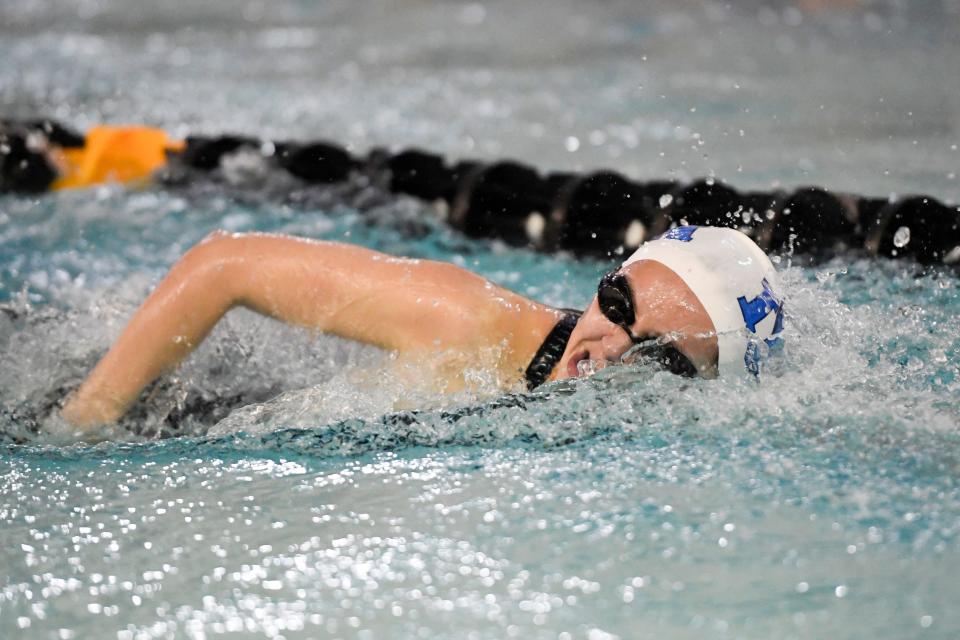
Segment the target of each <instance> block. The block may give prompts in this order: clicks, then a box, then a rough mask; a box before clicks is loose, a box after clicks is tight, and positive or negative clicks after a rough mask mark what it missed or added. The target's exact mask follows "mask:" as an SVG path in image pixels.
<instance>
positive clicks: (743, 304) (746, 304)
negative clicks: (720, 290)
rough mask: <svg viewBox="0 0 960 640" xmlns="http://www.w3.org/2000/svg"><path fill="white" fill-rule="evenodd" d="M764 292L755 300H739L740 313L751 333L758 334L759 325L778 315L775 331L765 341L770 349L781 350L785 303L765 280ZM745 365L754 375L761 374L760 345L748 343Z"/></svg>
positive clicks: (744, 358) (774, 322)
mask: <svg viewBox="0 0 960 640" xmlns="http://www.w3.org/2000/svg"><path fill="white" fill-rule="evenodd" d="M761 284H762V285H763V290H762V291H761V292H760V295H758V296H757V297H756V298H754V299H753V300H747V298H746V296H740V297H739V298H737V302H738V303H739V304H740V313H741V314H742V315H743V322H744V324H745V325H746V327H747V330H748V331H750V333H756V332H757V325H758V324H760V323H761V322H762V321H763V320H764V319H765V318H766V317H767V316H768V315H770V313H771V312H773V313H775V314H776V318H775V319H774V321H773V331H771V332H770V337H769V338H764V339H763V341H764V342H765V343H766V345H767V347H769V348H770V349H779V348H780V347H782V346H783V338H781V337H780V336H779V334H780V332H781V331H783V302H782V301H781V300H779V299H777V297H776V296H775V295H774V294H773V289H771V288H770V283H769V282H767V279H766V278H764V279H763V281H762V282H761ZM743 363H744V364H745V365H746V366H747V370H748V371H749V372H750V373H752V374H753V375H759V373H760V345H759V344H757V343H756V342H754V341H751V342H748V343H747V351H746V353H745V354H744V356H743Z"/></svg>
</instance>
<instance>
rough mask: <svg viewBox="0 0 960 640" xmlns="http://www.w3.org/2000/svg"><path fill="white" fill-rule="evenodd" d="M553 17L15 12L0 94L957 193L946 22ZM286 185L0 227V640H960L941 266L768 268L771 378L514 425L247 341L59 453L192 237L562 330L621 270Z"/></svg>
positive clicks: (166, 382) (37, 8)
mask: <svg viewBox="0 0 960 640" xmlns="http://www.w3.org/2000/svg"><path fill="white" fill-rule="evenodd" d="M353 4H355V3H353ZM560 4H561V5H562V7H561V8H559V9H558V8H557V7H558V4H557V3H556V2H553V3H551V5H550V6H549V7H546V5H541V4H538V3H536V2H534V3H532V4H530V5H529V6H528V5H524V7H525V8H523V9H520V8H517V7H513V6H512V5H511V7H510V9H511V10H510V11H504V10H502V9H503V7H501V6H500V5H497V4H496V3H493V2H488V3H484V4H483V5H480V4H470V5H465V6H462V7H460V6H456V7H455V6H445V5H444V6H441V5H433V4H430V3H427V4H423V5H416V6H413V5H409V4H404V5H403V7H404V8H403V10H402V11H400V10H396V9H387V8H386V6H385V5H377V6H376V7H375V8H371V9H350V10H349V11H348V10H347V8H346V7H347V5H341V4H338V3H336V2H330V3H322V4H318V5H316V8H312V7H313V5H308V4H304V3H286V2H279V3H271V4H270V7H271V10H270V11H269V12H268V11H265V10H264V7H266V5H263V6H261V5H260V4H259V3H247V4H246V5H244V6H243V8H242V11H240V10H237V8H236V7H235V6H232V5H231V6H230V7H229V8H226V9H225V8H223V7H219V6H217V5H216V4H215V3H179V2H177V1H176V0H174V1H173V2H172V3H169V2H165V3H153V4H150V5H149V6H147V5H142V4H139V3H132V2H122V3H121V2H111V1H106V2H98V3H81V5H82V6H81V5H76V6H73V5H72V4H69V3H63V2H59V1H58V0H57V1H53V2H26V3H17V4H16V6H15V7H14V6H13V5H11V7H12V8H10V9H5V8H0V13H2V14H3V17H4V19H3V20H0V30H2V32H3V34H4V37H3V38H0V51H2V52H3V53H4V56H5V59H7V60H9V61H10V64H7V65H4V66H3V67H2V68H0V101H2V102H3V104H4V105H6V107H7V109H6V110H7V112H10V113H14V112H16V113H18V114H22V115H34V114H36V113H38V112H43V113H48V114H52V115H57V116H59V117H63V118H66V119H70V120H73V121H75V122H76V123H77V124H78V125H80V126H85V125H88V124H91V123H94V122H97V121H100V120H103V119H108V120H112V121H126V122H150V123H154V124H162V125H164V126H166V127H167V128H168V129H169V130H170V131H171V132H173V133H177V134H180V133H183V132H185V131H197V130H203V131H207V132H220V131H223V130H236V131H242V132H249V133H252V134H264V135H277V136H280V137H313V136H323V135H330V137H332V138H334V139H337V140H340V141H342V142H344V143H347V144H350V145H352V146H353V147H354V148H359V149H362V148H365V147H367V146H370V145H372V144H399V143H409V144H416V145H423V146H427V147H429V148H436V149H438V150H439V151H442V152H446V153H449V154H450V155H452V156H457V157H462V156H465V155H480V156H486V157H490V156H495V155H496V156H499V155H501V154H507V155H516V156H517V157H520V158H523V159H525V160H528V161H531V162H535V163H537V164H538V166H541V167H543V168H544V169H548V168H570V169H579V168H584V167H593V166H604V165H608V166H614V167H616V168H617V169H618V170H622V171H624V172H625V173H627V174H630V175H634V176H645V177H650V176H663V177H674V178H677V179H685V178H687V177H689V176H691V175H714V174H716V175H718V176H720V177H724V178H725V179H729V180H731V181H732V182H735V183H736V184H737V185H738V186H741V187H743V188H750V187H751V186H757V187H758V188H759V187H763V188H769V186H770V182H771V181H774V180H776V181H784V182H785V183H786V182H789V183H791V184H794V183H800V182H803V183H815V184H824V185H825V186H828V187H833V188H840V189H849V190H851V191H860V192H865V193H872V194H883V193H885V192H887V191H889V190H897V191H901V192H906V191H915V192H931V193H934V194H936V195H939V196H941V197H945V198H947V199H949V198H950V197H953V198H955V197H956V196H957V194H958V193H960V191H958V187H957V184H958V183H957V182H956V181H955V176H954V174H953V173H950V172H948V170H947V169H945V167H952V166H955V164H956V158H957V156H956V153H957V151H956V149H957V147H956V144H954V142H955V141H951V140H949V139H947V138H949V134H948V133H945V132H949V131H953V130H954V129H955V127H953V125H952V124H951V122H952V120H950V118H952V117H953V116H952V115H951V114H953V113H955V111H956V110H955V109H952V108H949V105H951V104H954V105H955V104H956V102H955V98H956V97H955V96H954V95H953V94H952V93H951V92H950V91H949V90H948V89H947V88H945V87H947V85H943V83H942V81H941V80H939V79H940V78H944V77H951V76H950V73H949V71H950V70H951V69H954V68H955V67H956V61H957V52H958V49H957V40H956V38H955V37H954V35H955V30H954V29H952V26H951V25H952V24H953V23H952V22H951V20H954V19H955V17H951V16H954V15H955V14H951V13H949V10H948V9H943V11H942V12H941V14H942V15H941V14H938V13H937V11H938V9H936V7H935V6H934V5H935V4H936V3H916V4H917V6H920V5H921V4H922V5H923V7H924V9H923V11H924V12H931V13H932V14H934V15H937V16H938V18H937V19H936V20H934V21H933V23H930V24H928V23H921V24H919V25H916V28H913V27H911V23H910V19H911V16H912V15H913V13H912V12H914V11H920V10H919V9H916V10H915V9H912V8H911V7H913V4H910V3H907V4H904V3H891V4H890V5H889V6H888V5H887V3H882V2H881V3H871V4H870V9H869V12H868V13H867V14H865V15H866V17H865V18H863V19H860V17H861V16H860V14H856V13H853V12H846V11H838V12H835V13H829V12H826V13H821V14H812V13H800V12H799V11H797V9H795V8H793V7H792V6H791V7H785V8H770V7H766V6H764V7H762V8H760V9H756V10H755V8H750V9H730V8H727V7H726V5H722V4H715V3H709V4H707V5H704V8H703V9H702V11H701V10H700V9H697V10H690V11H691V12H692V13H678V9H677V8H676V6H675V3H644V5H643V7H642V8H636V7H633V4H632V3H625V4H623V5H621V4H618V3H604V4H603V5H602V7H600V5H597V7H592V6H591V5H585V4H583V3H560ZM908 4H909V6H908ZM746 5H750V6H751V7H752V5H751V3H746ZM746 5H745V6H746ZM170 6H177V7H178V9H179V10H180V11H179V12H178V15H180V14H182V17H176V16H174V15H172V14H171V15H166V14H165V13H164V11H165V10H166V9H169V7H170ZM937 6H939V5H937ZM165 8H166V9H165ZM388 10H389V11H390V13H389V14H388V15H390V16H391V18H392V19H389V20H384V19H383V13H382V12H383V11H388ZM351 11H358V12H359V13H351ZM696 11H701V13H702V15H701V14H700V13H696ZM341 14H342V15H341ZM824 16H826V17H824ZM367 23H369V24H367ZM382 25H389V28H386V27H385V26H382ZM423 25H426V26H423ZM371 29H372V30H374V31H375V36H376V37H372V36H371V35H370V30H371ZM545 32H556V33H559V34H563V35H565V36H567V37H558V38H546V39H538V38H536V37H533V38H531V37H529V34H531V33H545ZM145 34H146V35H145ZM518 36H519V37H518ZM489 38H493V39H494V40H493V41H494V42H496V43H498V46H495V47H491V46H490V44H489V43H490V40H489ZM238 43H239V44H238ZM372 43H375V44H372ZM904 51H908V52H909V53H910V55H904V54H903V52H904ZM265 53H266V54H267V55H265ZM648 54H649V55H648ZM877 59H883V60H884V65H875V64H868V63H871V62H873V61H875V60H877ZM814 67H816V69H817V73H816V74H815V75H814V76H811V74H810V72H809V71H810V69H811V68H814ZM880 69H883V70H884V71H880ZM891 69H892V73H894V74H896V81H891V77H890V76H889V75H886V73H887V71H889V70H891ZM919 69H922V70H923V72H922V73H919V72H917V70H919ZM145 70H149V71H150V72H151V74H152V75H151V76H150V77H151V81H150V82H144V81H143V79H144V77H145V76H144V73H145ZM872 70H876V71H872ZM853 73H856V74H857V78H858V82H857V83H850V82H849V78H850V77H851V75H852V74H853ZM211 78H214V80H211ZM880 97H882V98H883V101H882V102H881V101H880V100H879V98H880ZM65 105H66V106H65ZM945 105H946V106H945ZM905 114H909V115H905ZM804 122H816V123H817V126H816V127H811V126H809V125H803V124H798V123H804ZM641 150H642V153H641V152H640V151H641ZM785 150H789V154H788V155H789V161H788V160H785V159H784V158H785ZM708 151H709V153H708ZM885 166H889V167H892V169H891V170H889V171H887V170H883V169H882V168H878V167H885ZM229 172H230V174H231V175H234V174H236V175H238V176H239V175H240V174H243V175H246V174H247V173H249V172H250V167H248V166H245V165H243V164H242V163H241V164H238V165H236V166H232V167H230V168H229ZM841 178H842V180H841ZM834 180H840V181H839V182H832V181H834ZM289 187H290V185H289V184H282V185H281V184H270V183H261V184H258V185H257V187H256V189H247V190H243V189H240V190H238V191H236V192H233V191H232V192H229V193H227V192H224V191H222V190H218V189H207V188H205V187H203V186H199V187H196V188H194V189H189V190H181V191H163V190H152V191H148V192H138V191H127V190H123V189H118V188H115V187H109V186H108V187H103V188H100V189H95V190H90V191H85V192H77V193H61V194H57V195H54V196H49V197H43V198H39V199H34V198H14V197H4V198H2V199H0V301H2V303H3V307H0V345H2V348H3V354H4V358H3V360H2V361H0V495H2V496H3V500H2V501H0V528H2V531H3V534H4V544H3V545H0V568H2V569H3V570H2V571H0V637H2V638H8V637H38V638H39V637H59V638H71V637H74V638H84V637H116V638H118V639H122V640H125V639H128V638H130V639H132V638H154V637H191V638H201V637H209V636H213V635H219V634H232V635H237V634H244V633H245V634H248V635H250V636H257V637H260V636H266V637H275V638H278V637H284V638H312V637H358V638H364V637H372V638H385V637H423V638H443V637H451V636H455V637H471V635H472V636H473V637H478V638H505V637H524V638H551V639H553V638H558V637H563V638H566V637H571V638H581V637H586V638H608V637H621V638H633V637H637V636H638V635H639V634H646V635H648V636H650V637H669V638H703V637H721V638H723V637H731V638H733V637H751V638H752V637H756V638H770V637H797V638H806V637H834V638H863V637H873V638H890V639H900V638H913V637H931V638H950V637H956V635H957V634H958V633H960V612H958V609H957V606H956V603H957V601H958V597H960V594H958V589H957V586H956V576H957V575H958V573H960V554H958V537H960V486H958V482H957V478H958V477H960V442H958V435H957V425H958V423H960V415H958V414H960V410H958V403H957V402H956V398H957V397H960V394H958V392H960V388H958V387H960V320H958V318H960V293H958V291H960V279H958V277H957V275H956V272H955V271H943V272H941V271H937V270H929V271H921V270H919V269H918V268H916V267H915V266H911V265H909V264H907V263H895V262H887V261H864V260H860V259H858V258H857V257H855V256H847V257H841V258H838V259H836V260H834V261H832V262H829V263H826V264H820V265H817V266H810V265H806V264H804V263H802V262H799V261H794V262H791V261H790V259H788V258H787V257H784V258H783V259H781V260H780V262H779V263H778V267H779V268H780V270H781V273H782V282H783V286H784V293H785V297H786V310H787V322H786V331H787V334H786V339H787V340H786V346H785V350H784V352H783V354H782V355H781V357H780V359H779V360H777V361H774V362H772V364H771V366H769V367H767V368H765V369H764V371H763V373H762V375H761V377H760V379H759V380H754V379H749V378H746V377H745V378H744V379H736V380H733V379H731V380H727V379H720V380H700V379H685V378H679V377H676V376H673V375H671V374H669V373H666V372H664V371H661V370H658V369H657V368H656V367H650V366H646V365H644V364H642V363H640V364H636V365H629V366H618V367H605V368H602V369H601V370H598V371H596V372H595V374H594V375H593V376H591V377H589V378H588V379H585V380H578V381H575V382H563V383H556V384H552V385H546V386H544V387H542V388H540V389H538V390H536V391H535V392H532V393H526V392H522V391H516V392H514V393H508V394H502V393H499V392H495V391H494V389H495V388H496V386H497V384H496V382H497V381H495V380H488V379H485V378H484V377H483V376H482V375H480V374H479V373H477V372H469V371H468V376H469V377H470V380H471V385H470V390H469V391H468V392H464V393H463V394H460V395H450V396H448V395H441V394H436V393H434V392H432V391H430V390H429V389H428V388H423V387H414V389H413V390H412V391H411V390H410V387H409V385H407V384H405V381H404V380H403V378H413V377H416V376H417V375H418V374H419V373H420V372H419V371H417V370H416V369H412V370H411V369H409V368H406V369H405V368H404V367H403V366H402V364H401V363H397V362H395V361H393V360H391V357H390V355H389V354H386V353H383V352H381V351H378V350H376V349H372V348H369V347H364V346H360V345H355V344H352V343H349V342H345V341H341V340H337V339H332V338H329V337H324V336H312V335H310V334H309V333H307V332H304V331H301V330H298V329H294V328H290V327H286V326H282V325H280V324H278V323H275V322H273V321H270V320H266V319H263V318H260V317H258V316H256V315H254V314H252V313H249V312H245V311H235V312H231V314H230V315H229V316H228V317H227V318H226V319H225V321H224V322H222V323H221V324H220V325H219V326H218V327H217V328H216V330H215V331H214V332H213V334H212V335H211V336H210V337H209V339H208V340H207V341H206V342H205V343H204V344H203V345H202V346H201V348H200V349H199V350H198V351H197V352H196V353H195V354H194V356H192V357H191V358H190V359H189V360H188V361H187V362H185V363H184V365H183V366H182V367H181V368H179V369H178V370H177V371H176V372H175V374H173V375H171V376H168V377H166V378H164V379H163V380H161V381H159V382H158V383H157V384H156V385H155V386H154V387H153V388H152V389H151V390H150V391H149V392H148V393H147V394H146V396H145V397H144V399H143V400H142V401H141V403H140V404H139V405H138V407H137V408H136V410H135V411H134V412H132V413H131V415H129V416H128V417H126V418H125V420H124V422H123V424H122V425H121V429H120V430H118V431H117V432H116V433H115V434H114V435H115V436H116V438H117V439H116V440H115V441H112V442H108V443H101V444H98V445H94V446H90V445H72V446H64V445H62V444H61V443H59V442H58V441H57V440H55V439H54V438H53V436H51V435H50V434H49V432H50V431H51V430H55V427H56V418H55V417H52V416H53V415H54V414H55V409H56V406H57V404H58V403H59V402H60V401H61V400H62V398H63V395H64V394H65V393H67V392H69V390H70V389H72V388H73V387H74V386H75V385H77V384H78V383H79V381H80V380H81V379H82V377H83V376H84V375H85V373H86V372H88V371H89V369H90V368H91V367H92V366H93V364H94V362H95V361H96V359H97V358H98V357H99V356H100V355H102V354H103V353H104V351H105V350H106V348H107V347H108V345H109V344H110V343H111V341H112V340H113V339H114V338H115V337H116V336H117V335H118V333H119V332H120V330H121V329H122V326H123V324H124V322H125V321H126V320H127V318H128V317H129V316H130V314H131V313H132V312H133V310H134V308H135V306H136V305H137V304H139V303H140V301H141V300H142V299H143V297H144V296H145V295H146V293H147V292H148V290H149V288H150V287H151V286H152V285H153V284H154V283H156V282H157V280H158V279H159V278H160V277H161V276H162V274H163V273H164V272H165V270H166V269H167V268H168V267H169V266H170V265H171V264H172V263H173V262H174V261H175V260H176V258H177V257H178V256H179V255H181V254H182V253H183V252H184V251H185V250H186V249H187V248H189V247H190V246H191V245H192V244H194V243H196V242H197V241H199V240H200V239H201V238H202V237H203V236H204V235H205V234H207V233H209V232H210V231H212V230H213V229H215V228H224V229H227V230H230V231H254V230H256V231H269V232H280V233H292V234H297V235H304V236H308V237H316V238H327V239H336V240H348V241H352V242H357V243H360V244H363V245H366V246H370V247H373V248H376V249H380V250H383V251H387V252H391V253H397V254H403V255H410V256H418V257H424V258H438V259H443V260H449V261H452V262H454V263H457V264H460V265H462V266H465V267H468V268H470V269H473V270H476V271H478V272H480V273H481V274H483V275H484V276H486V277H489V278H491V279H492V280H494V281H496V282H498V283H500V284H503V285H505V286H507V287H510V288H513V289H515V290H518V291H519V292H521V293H523V294H526V295H528V296H530V297H533V298H536V299H540V300H543V301H545V302H547V303H549V304H554V305H558V306H572V307H580V308H582V307H584V306H585V305H586V303H587V302H588V301H589V299H590V297H591V296H592V294H593V292H595V290H596V284H597V281H598V279H599V277H600V275H601V274H602V273H604V272H605V270H606V269H607V268H608V267H609V265H607V264H603V263H600V262H575V261H573V260H571V259H569V258H568V257H564V256H539V255H535V254H532V253H530V252H526V251H521V250H514V249H509V248H506V247H504V246H502V245H499V244H496V243H492V244H486V243H484V244H481V243H474V242H472V241H469V240H466V239H464V238H463V237H461V236H458V235H456V234H454V233H451V232H450V231H448V230H447V229H445V228H443V227H442V226H439V225H437V224H434V223H433V222H432V221H431V220H432V217H431V216H430V215H429V214H428V212H427V211H426V208H425V206H424V205H422V204H419V203H416V202H413V201H409V200H403V199H400V200H397V199H387V198H384V197H383V196H382V194H377V193H376V192H374V191H371V190H370V189H367V188H366V187H364V186H362V185H360V186H358V185H350V186H349V187H348V188H345V189H335V188H334V189H330V190H320V191H318V192H316V193H310V194H298V197H302V201H301V204H300V205H299V206H297V207H291V206H286V205H281V204H277V203H278V201H279V200H278V198H277V197H276V195H277V194H279V193H285V192H287V191H288V190H289ZM901 240H904V241H905V242H906V241H907V239H906V238H903V237H902V234H901ZM480 370H481V368H480V367H478V368H477V371H478V372H479V371H480ZM641 629H642V631H638V630H641Z"/></svg>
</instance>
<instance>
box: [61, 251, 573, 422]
mask: <svg viewBox="0 0 960 640" xmlns="http://www.w3.org/2000/svg"><path fill="white" fill-rule="evenodd" d="M237 305H242V306H246V307H248V308H251V309H253V310H255V311H258V312H260V313H263V314H266V315H269V316H272V317H274V318H278V319H280V320H284V321H286V322H290V323H293V324H298V325H301V326H305V327H310V328H313V329H315V330H319V331H322V332H326V333H332V334H336V335H339V336H343V337H346V338H351V339H354V340H359V341H361V342H366V343H370V344H375V345H378V346H381V347H384V348H387V349H395V350H399V351H413V350H416V349H446V348H460V349H462V348H469V347H473V346H476V345H477V344H480V343H488V344H489V343H490V341H491V340H497V339H500V338H502V337H504V336H514V335H515V334H516V332H515V331H514V329H515V328H516V327H517V326H519V327H523V328H524V330H523V331H522V332H521V333H520V334H516V335H515V340H514V342H516V344H515V347H516V349H517V350H518V351H519V352H520V353H521V356H522V354H523V352H525V351H527V350H530V349H531V348H532V349H535V348H536V346H535V345H536V341H537V340H538V339H540V338H542V335H543V334H544V333H545V332H546V331H549V328H550V326H552V322H555V314H554V312H553V311H552V310H550V309H548V308H546V307H543V306H541V305H538V304H536V303H534V302H531V301H529V300H527V299H526V298H523V297H522V296H519V295H517V294H514V293H512V292H509V291H507V290H505V289H501V288H500V287H496V286H494V285H492V284H490V283H489V282H487V281H486V280H484V279H483V278H481V277H479V276H477V275H475V274H473V273H470V272H469V271H466V270H464V269H460V268H459V267H456V266H454V265H450V264H446V263H440V262H433V261H426V260H424V261H421V260H408V259H400V258H394V257H392V256H388V255H386V254H382V253H378V252H375V251H371V250H368V249H364V248H361V247H356V246H352V245H345V244H339V243H333V242H319V241H311V240H302V239H297V238H292V237H285V236H270V235H259V234H251V235H230V234H225V233H215V234H212V235H211V236H209V237H208V238H207V239H205V240H204V241H203V242H201V243H200V244H198V245H197V246H196V247H194V248H193V249H191V250H190V251H189V252H187V253H186V254H185V255H184V256H183V257H182V258H181V259H180V260H179V261H178V262H177V263H176V264H175V265H174V266H173V268H172V269H171V270H170V272H169V273H168V274H167V276H166V277H165V278H164V279H163V281H161V282H160V284H159V285H158V286H157V288H156V289H155V290H154V291H153V292H152V293H151V294H150V296H149V297H148V298H147V300H146V301H145V302H144V303H143V305H142V306H141V307H140V308H139V309H138V310H137V312H136V313H135V314H134V316H133V318H132V319H131V320H130V323H129V324H128V325H127V327H126V329H125V330H124V331H123V333H122V335H121V336H120V338H119V339H118V340H117V342H116V343H115V344H114V345H113V347H112V348H111V349H110V351H109V352H108V353H107V355H106V356H104V358H103V359H102V360H101V361H100V362H99V363H98V364H97V366H96V367H95V368H94V370H93V372H91V374H90V376H89V377H88V378H87V379H86V380H85V381H84V383H83V384H82V385H81V387H80V388H79V389H78V390H77V392H76V393H75V394H74V395H73V396H72V397H71V398H70V399H69V400H68V401H67V403H66V405H65V406H64V408H63V410H62V415H63V417H64V418H65V419H66V420H67V421H68V422H70V423H72V424H73V425H75V426H77V427H81V428H90V427H93V426H96V425H100V424H105V423H109V422H113V421H115V420H117V419H118V418H119V417H120V416H122V415H123V413H124V412H125V411H126V410H127V409H128V408H129V407H130V405H132V404H133V402H134V401H135V400H136V399H137V397H138V395H139V394H140V392H141V390H142V389H143V388H144V387H145V386H146V385H147V384H149V383H150V382H151V381H152V380H154V379H155V378H156V377H157V376H159V375H161V374H162V373H164V372H166V371H169V370H171V369H172V368H173V367H175V366H176V365H177V364H178V363H179V362H180V361H181V360H183V359H184V358H185V357H186V356H187V355H188V354H190V352H192V351H193V350H194V348H196V346H197V345H199V344H200V342H201V341H202V340H203V339H204V337H206V335H207V334H208V333H209V332H210V330H211V329H213V327H214V325H216V323H217V321H218V320H219V319H220V318H221V317H222V316H223V315H224V314H225V313H226V312H227V311H229V310H230V309H231V308H233V307H234V306H237ZM530 345H534V346H532V347H531V346H530Z"/></svg>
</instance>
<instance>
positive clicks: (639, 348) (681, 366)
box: [597, 269, 697, 377]
mask: <svg viewBox="0 0 960 640" xmlns="http://www.w3.org/2000/svg"><path fill="white" fill-rule="evenodd" d="M597 303H598V304H599V306H600V313H602V314H603V315H604V317H605V318H606V319H607V320H609V321H610V322H612V323H613V324H615V325H617V326H618V327H620V328H621V329H623V330H624V331H625V332H626V334H627V335H628V336H630V341H631V342H632V343H633V345H634V346H633V347H631V348H630V349H629V350H628V351H627V352H626V353H624V354H623V356H621V358H620V359H621V361H622V362H623V363H625V364H630V363H633V362H640V361H653V362H656V363H658V364H660V365H661V366H663V367H664V368H665V369H667V370H668V371H670V372H671V373H675V374H677V375H681V376H687V377H693V376H696V375H697V367H696V366H694V364H693V363H692V362H690V359H689V358H687V357H686V356H685V355H683V354H682V353H681V352H680V350H679V349H677V348H676V347H675V346H674V345H673V344H672V342H673V341H672V340H671V339H670V338H669V337H667V336H661V337H659V338H641V337H639V336H637V335H634V333H633V330H632V329H631V328H630V327H631V326H633V324H634V323H635V322H636V321H637V316H636V312H635V311H634V306H633V290H632V289H631V288H630V282H629V281H628V280H627V277H626V276H625V275H624V274H623V273H621V272H620V270H619V269H616V270H614V271H611V272H610V273H608V274H607V275H605V276H603V278H601V279H600V284H599V285H598V286H597Z"/></svg>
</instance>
